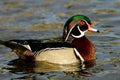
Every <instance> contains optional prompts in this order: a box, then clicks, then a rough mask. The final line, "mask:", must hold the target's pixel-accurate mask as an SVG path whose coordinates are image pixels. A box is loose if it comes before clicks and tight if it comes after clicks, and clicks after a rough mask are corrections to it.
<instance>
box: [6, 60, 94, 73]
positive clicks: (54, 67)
mask: <svg viewBox="0 0 120 80" xmlns="http://www.w3.org/2000/svg"><path fill="white" fill-rule="evenodd" d="M8 65H10V66H12V67H9V68H6V69H8V70H9V71H10V72H12V73H17V72H18V73H19V72H23V73H42V72H56V71H65V72H74V71H83V70H85V69H88V68H91V67H93V66H94V65H95V61H94V60H93V61H87V62H84V63H83V64H78V63H77V64H72V65H58V64H51V63H47V62H26V61H23V60H20V59H16V60H12V61H10V62H9V63H8Z"/></svg>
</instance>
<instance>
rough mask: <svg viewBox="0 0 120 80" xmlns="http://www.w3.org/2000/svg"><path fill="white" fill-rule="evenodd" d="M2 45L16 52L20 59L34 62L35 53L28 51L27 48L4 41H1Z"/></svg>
mask: <svg viewBox="0 0 120 80" xmlns="http://www.w3.org/2000/svg"><path fill="white" fill-rule="evenodd" d="M0 44H1V45H4V46H6V47H8V48H11V49H12V51H13V52H15V53H16V54H17V55H18V57H19V58H21V59H24V60H30V61H34V59H35V57H34V53H33V52H32V51H30V50H29V49H27V48H26V47H24V46H22V45H21V44H18V43H16V42H13V41H3V40H0Z"/></svg>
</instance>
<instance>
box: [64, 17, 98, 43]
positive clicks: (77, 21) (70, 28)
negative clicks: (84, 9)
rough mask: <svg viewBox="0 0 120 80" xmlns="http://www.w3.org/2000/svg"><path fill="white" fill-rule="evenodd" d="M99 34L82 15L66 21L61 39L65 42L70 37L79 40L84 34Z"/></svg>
mask: <svg viewBox="0 0 120 80" xmlns="http://www.w3.org/2000/svg"><path fill="white" fill-rule="evenodd" d="M87 31H91V32H99V31H98V30H97V29H94V28H92V24H91V21H90V19H89V18H88V17H87V16H84V15H75V16H72V17H71V18H69V19H68V20H67V22H66V23H65V26H64V29H63V38H64V40H65V41H67V40H68V38H69V37H70V36H71V37H73V38H80V37H82V36H84V34H85V32H87Z"/></svg>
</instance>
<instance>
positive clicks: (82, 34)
mask: <svg viewBox="0 0 120 80" xmlns="http://www.w3.org/2000/svg"><path fill="white" fill-rule="evenodd" d="M77 28H78V30H79V31H80V33H81V34H80V35H78V36H75V35H73V34H71V35H72V36H73V37H75V38H80V37H82V36H84V34H85V32H86V31H81V30H80V28H79V26H77Z"/></svg>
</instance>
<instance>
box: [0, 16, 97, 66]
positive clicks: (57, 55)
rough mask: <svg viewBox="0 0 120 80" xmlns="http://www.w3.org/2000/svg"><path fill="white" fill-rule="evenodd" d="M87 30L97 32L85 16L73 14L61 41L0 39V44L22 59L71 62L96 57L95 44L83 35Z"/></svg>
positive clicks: (64, 29)
mask: <svg viewBox="0 0 120 80" xmlns="http://www.w3.org/2000/svg"><path fill="white" fill-rule="evenodd" d="M87 31H91V32H99V31H98V30H97V29H94V28H92V23H91V20H90V19H89V18H88V17H87V16H84V15H74V16H72V17H70V18H69V19H68V20H67V21H66V23H65V25H64V28H63V36H62V37H63V40H62V41H58V42H52V41H51V42H49V41H48V42H47V41H42V40H10V41H3V40H0V44H2V45H5V46H6V47H9V48H11V49H12V51H13V52H15V53H16V54H17V55H18V57H19V58H20V59H23V60H27V61H46V62H49V63H55V64H73V63H79V62H84V61H89V60H94V59H95V58H96V49H95V46H94V45H93V43H92V42H91V41H90V40H89V39H88V38H87V37H86V36H85V32H87Z"/></svg>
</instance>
